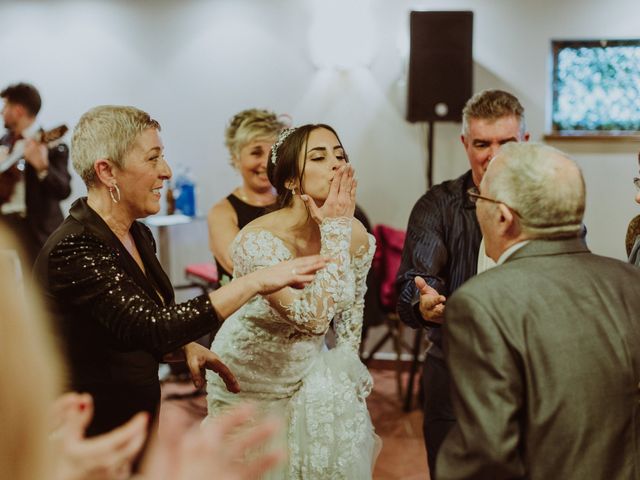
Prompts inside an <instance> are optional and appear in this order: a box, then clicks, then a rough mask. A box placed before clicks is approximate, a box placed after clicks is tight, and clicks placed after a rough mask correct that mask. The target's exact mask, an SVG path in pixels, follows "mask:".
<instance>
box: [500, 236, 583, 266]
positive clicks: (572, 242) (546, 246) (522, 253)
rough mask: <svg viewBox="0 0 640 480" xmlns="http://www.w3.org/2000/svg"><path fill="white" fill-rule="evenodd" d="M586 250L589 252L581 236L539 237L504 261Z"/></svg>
mask: <svg viewBox="0 0 640 480" xmlns="http://www.w3.org/2000/svg"><path fill="white" fill-rule="evenodd" d="M586 252H589V249H588V248H587V246H586V244H585V243H584V239H583V238H581V237H571V238H560V239H556V240H541V239H537V240H531V241H530V242H529V243H527V244H526V245H525V246H524V247H522V248H520V249H519V250H517V251H516V252H514V254H513V255H511V256H510V257H509V258H507V259H506V260H505V262H504V263H505V264H506V263H510V262H513V261H514V260H517V259H519V258H526V257H548V256H552V255H565V254H571V253H586Z"/></svg>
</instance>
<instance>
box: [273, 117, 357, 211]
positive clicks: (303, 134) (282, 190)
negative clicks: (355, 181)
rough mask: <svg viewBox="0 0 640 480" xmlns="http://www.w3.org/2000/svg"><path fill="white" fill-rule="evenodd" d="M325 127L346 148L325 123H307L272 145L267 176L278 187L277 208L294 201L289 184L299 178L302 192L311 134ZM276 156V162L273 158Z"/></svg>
mask: <svg viewBox="0 0 640 480" xmlns="http://www.w3.org/2000/svg"><path fill="white" fill-rule="evenodd" d="M319 128H324V129H325V130H329V131H330V132H331V133H333V134H334V135H335V136H336V138H337V139H338V143H339V144H340V147H342V149H343V150H344V147H343V145H342V141H341V140H340V137H339V136H338V134H337V133H336V131H335V130H334V129H333V127H331V126H329V125H326V124H324V123H314V124H311V123H309V124H307V125H302V126H300V127H297V128H296V129H295V130H294V131H293V132H291V133H290V134H289V135H288V136H287V137H286V138H285V139H284V141H282V143H274V144H273V147H271V149H272V150H271V156H270V157H269V161H268V162H267V176H268V177H269V181H270V182H271V185H273V187H274V188H275V189H276V193H277V194H278V198H277V199H276V204H275V205H276V206H275V207H274V209H275V210H277V209H280V208H283V207H288V206H289V205H291V202H292V201H293V195H292V193H291V191H290V190H289V189H288V188H287V184H288V183H289V182H290V181H291V180H293V179H297V180H298V184H299V185H300V194H303V193H304V191H302V178H303V177H304V170H305V167H306V165H307V144H308V141H309V134H310V133H311V132H313V131H314V130H317V129H319ZM302 151H304V156H303V162H302V166H301V167H300V165H298V158H299V156H300V152H302ZM274 156H275V160H276V161H275V163H274V162H273V158H274ZM345 159H346V160H347V162H348V161H349V157H348V156H347V154H346V152H345Z"/></svg>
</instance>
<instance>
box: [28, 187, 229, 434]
mask: <svg viewBox="0 0 640 480" xmlns="http://www.w3.org/2000/svg"><path fill="white" fill-rule="evenodd" d="M130 232H131V235H132V236H133V239H134V241H135V243H136V247H137V249H138V252H139V253H140V256H141V257H142V261H143V263H144V265H145V270H146V274H145V272H143V271H142V270H141V269H140V268H139V267H138V265H137V263H136V262H135V260H134V259H133V257H131V255H130V254H129V253H128V252H127V250H126V249H125V248H124V246H123V245H122V243H121V242H120V241H119V240H118V238H117V237H116V236H115V234H114V233H113V232H112V231H111V229H110V228H109V227H108V226H107V225H106V223H105V222H104V221H103V220H102V218H101V217H100V216H99V215H98V214H97V213H96V212H95V211H94V210H92V209H91V207H89V205H88V204H87V200H86V198H81V199H79V200H77V201H76V202H74V204H73V205H72V207H71V210H70V213H69V216H68V217H67V218H66V219H65V221H64V223H63V224H62V225H61V226H60V227H59V228H58V229H57V230H56V231H55V232H54V233H53V234H52V235H51V236H50V237H49V239H48V240H47V242H46V244H45V246H44V248H43V249H42V251H41V252H40V255H39V256H38V259H37V261H36V265H35V268H34V273H35V276H36V278H37V279H38V280H39V282H40V284H41V287H42V289H43V291H44V294H45V299H46V302H47V305H48V306H49V308H50V310H51V312H52V314H53V316H54V318H55V319H56V320H57V326H58V332H59V334H60V336H61V339H62V343H63V348H64V350H65V352H66V353H67V360H68V362H69V368H70V373H71V378H70V385H69V386H70V388H72V389H73V390H76V391H81V392H88V393H91V394H92V395H93V397H94V404H95V416H94V420H93V422H92V424H91V425H90V427H89V431H88V433H89V434H90V435H95V434H98V433H101V432H105V431H108V430H110V429H112V428H114V427H116V426H118V425H120V424H122V423H123V422H125V421H126V420H128V419H129V418H130V417H131V416H132V415H134V414H135V413H136V412H138V411H142V410H144V411H148V412H150V413H151V414H152V415H153V414H155V412H156V411H157V407H158V404H159V401H160V384H159V381H158V361H159V360H160V359H161V357H162V355H164V354H166V353H169V352H172V351H174V350H176V349H177V348H179V347H181V346H182V345H185V344H186V343H188V342H190V341H193V340H196V339H197V338H199V337H201V336H202V335H204V334H206V333H207V332H210V331H212V330H217V328H218V327H219V324H220V322H219V320H218V318H217V316H216V313H215V311H214V309H213V307H212V305H211V302H210V301H209V298H208V296H206V295H202V296H199V297H196V298H194V299H192V300H189V301H188V302H185V303H181V304H178V305H176V304H175V302H174V295H173V289H172V287H171V283H170V281H169V278H168V277H167V275H166V274H165V273H164V271H163V270H162V267H161V266H160V263H159V262H158V259H157V258H156V256H155V242H154V240H153V236H152V235H151V232H150V230H149V229H148V228H147V227H146V226H145V225H143V224H142V223H140V222H134V223H133V225H132V226H131V229H130Z"/></svg>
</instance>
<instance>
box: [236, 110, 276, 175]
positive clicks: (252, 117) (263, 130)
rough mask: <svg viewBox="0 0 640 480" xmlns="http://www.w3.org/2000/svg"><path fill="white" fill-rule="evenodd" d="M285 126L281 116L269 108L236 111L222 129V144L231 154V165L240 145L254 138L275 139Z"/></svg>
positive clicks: (242, 145)
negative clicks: (223, 129)
mask: <svg viewBox="0 0 640 480" xmlns="http://www.w3.org/2000/svg"><path fill="white" fill-rule="evenodd" d="M287 126H288V124H287V123H285V122H284V121H283V120H282V117H280V116H278V115H276V114H275V113H274V112H272V111H270V110H262V109H259V108H250V109H248V110H243V111H241V112H239V113H236V114H235V115H234V116H233V117H232V118H231V120H230V121H229V124H228V125H227V128H226V129H225V131H224V144H225V146H226V147H227V150H229V154H230V155H231V166H232V167H235V166H236V159H237V158H238V155H239V154H240V150H241V149H242V147H244V146H245V145H247V144H249V143H251V142H253V141H255V140H266V141H275V139H276V137H277V136H278V134H279V133H280V132H281V131H282V130H283V129H284V128H286V127H287Z"/></svg>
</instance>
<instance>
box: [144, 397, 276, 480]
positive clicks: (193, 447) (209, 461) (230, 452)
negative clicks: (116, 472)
mask: <svg viewBox="0 0 640 480" xmlns="http://www.w3.org/2000/svg"><path fill="white" fill-rule="evenodd" d="M255 415H256V409H255V407H252V406H251V405H247V404H245V405H240V406H238V407H235V408H233V409H231V410H230V411H228V412H227V413H225V414H224V415H222V416H220V417H217V418H207V419H206V421H205V422H204V424H203V426H202V427H200V426H199V425H197V426H195V427H194V428H192V429H191V430H190V431H189V432H187V434H186V435H185V436H184V438H183V440H182V442H181V443H180V444H179V445H177V446H176V445H175V443H170V442H167V441H162V442H158V443H156V445H155V446H154V448H153V449H152V450H151V452H150V455H149V457H148V458H147V460H148V461H147V464H146V465H145V469H144V476H143V477H142V478H143V479H144V480H147V479H149V480H151V479H153V480H210V479H212V478H224V479H225V480H251V479H255V478H262V475H264V474H265V473H266V472H267V471H269V470H271V469H273V467H275V466H276V465H278V464H279V463H281V462H282V460H283V459H284V458H285V456H286V454H285V452H284V451H283V450H278V449H276V450H272V451H268V449H267V445H268V444H269V442H270V441H271V440H272V439H273V437H274V436H275V435H276V433H277V432H278V430H280V429H281V428H282V425H281V423H280V422H279V421H276V420H258V421H256V420H255ZM256 452H259V453H256Z"/></svg>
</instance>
